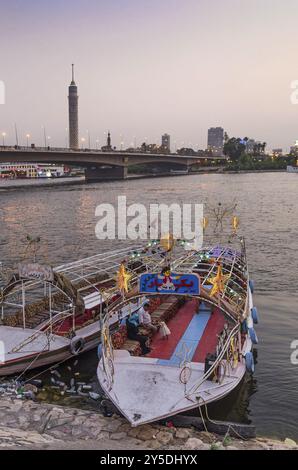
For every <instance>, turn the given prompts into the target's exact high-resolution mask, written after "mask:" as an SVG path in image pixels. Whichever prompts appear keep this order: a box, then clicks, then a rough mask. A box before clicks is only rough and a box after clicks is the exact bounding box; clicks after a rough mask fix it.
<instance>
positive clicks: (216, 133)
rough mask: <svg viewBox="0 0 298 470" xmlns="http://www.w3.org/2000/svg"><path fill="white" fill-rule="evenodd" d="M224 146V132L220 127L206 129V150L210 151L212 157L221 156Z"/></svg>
mask: <svg viewBox="0 0 298 470" xmlns="http://www.w3.org/2000/svg"><path fill="white" fill-rule="evenodd" d="M223 146H224V130H223V128H222V127H210V129H208V142H207V148H208V150H211V152H212V155H214V156H218V157H220V156H222V155H223Z"/></svg>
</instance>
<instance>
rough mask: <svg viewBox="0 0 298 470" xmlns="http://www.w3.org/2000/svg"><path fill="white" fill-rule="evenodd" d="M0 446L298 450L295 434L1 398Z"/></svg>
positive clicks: (103, 448)
mask: <svg viewBox="0 0 298 470" xmlns="http://www.w3.org/2000/svg"><path fill="white" fill-rule="evenodd" d="M0 421H1V429H0V449H35V450H37V449H43V450H45V449H51V450H54V449H82V450H83V449H90V450H91V449H94V450H127V449H130V450H136V449H142V450H144V449H147V450H148V449H152V450H153V449H161V450H163V449H172V450H248V449H256V450H289V449H293V450H298V446H297V444H296V442H294V441H293V440H291V439H286V440H285V441H283V442H282V441H277V440H273V439H269V438H268V439H267V438H263V437H262V438H261V437H259V438H256V439H249V440H242V439H235V438H232V437H230V436H228V435H226V436H224V437H223V436H218V435H216V434H213V433H209V432H206V431H203V432H200V431H197V430H196V429H195V428H193V427H174V426H171V425H170V424H171V423H168V424H169V425H168V426H162V425H159V424H152V425H151V424H150V425H144V426H140V427H137V428H132V427H131V426H130V424H129V423H128V422H127V421H126V420H125V419H124V418H121V417H119V416H118V415H112V416H111V417H104V416H103V415H102V414H101V413H99V412H98V413H96V412H94V411H86V410H81V409H77V408H70V407H61V406H53V405H48V404H39V403H36V402H32V401H23V400H18V399H15V400H13V399H8V398H1V400H0Z"/></svg>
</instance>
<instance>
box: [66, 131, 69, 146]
mask: <svg viewBox="0 0 298 470" xmlns="http://www.w3.org/2000/svg"><path fill="white" fill-rule="evenodd" d="M68 142H69V134H68V127H66V128H65V148H68Z"/></svg>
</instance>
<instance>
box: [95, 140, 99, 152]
mask: <svg viewBox="0 0 298 470" xmlns="http://www.w3.org/2000/svg"><path fill="white" fill-rule="evenodd" d="M98 144H99V139H96V141H95V146H96V150H98Z"/></svg>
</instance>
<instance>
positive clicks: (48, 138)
mask: <svg viewBox="0 0 298 470" xmlns="http://www.w3.org/2000/svg"><path fill="white" fill-rule="evenodd" d="M47 140H48V147H49V146H50V140H51V137H50V136H49V135H48V137H47Z"/></svg>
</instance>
